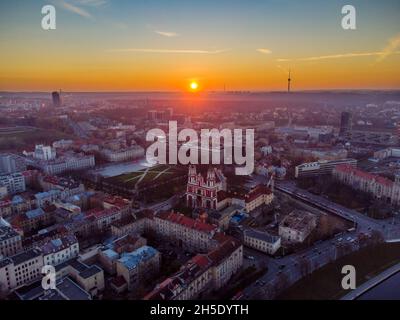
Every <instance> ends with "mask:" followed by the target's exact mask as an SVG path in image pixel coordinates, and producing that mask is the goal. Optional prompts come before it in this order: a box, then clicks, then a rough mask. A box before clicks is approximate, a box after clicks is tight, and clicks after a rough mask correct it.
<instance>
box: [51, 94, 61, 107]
mask: <svg viewBox="0 0 400 320" xmlns="http://www.w3.org/2000/svg"><path fill="white" fill-rule="evenodd" d="M51 98H52V101H53V107H54V108H59V107H61V96H60V93H59V92H57V91H54V92H52V93H51Z"/></svg>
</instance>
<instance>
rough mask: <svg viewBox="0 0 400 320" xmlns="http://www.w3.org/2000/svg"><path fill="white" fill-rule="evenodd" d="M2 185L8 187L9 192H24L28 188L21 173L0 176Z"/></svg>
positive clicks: (0, 184)
mask: <svg viewBox="0 0 400 320" xmlns="http://www.w3.org/2000/svg"><path fill="white" fill-rule="evenodd" d="M0 186H3V187H6V188H7V193H8V194H15V193H20V192H24V191H25V190H26V186H25V177H24V176H23V175H22V174H21V173H12V174H9V175H5V176H0Z"/></svg>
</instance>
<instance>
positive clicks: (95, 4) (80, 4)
mask: <svg viewBox="0 0 400 320" xmlns="http://www.w3.org/2000/svg"><path fill="white" fill-rule="evenodd" d="M53 3H54V4H56V5H58V6H60V7H61V8H63V9H65V10H67V11H70V12H72V13H75V14H77V15H80V16H81V17H84V18H88V19H93V16H92V14H91V13H89V11H88V10H87V9H85V8H84V7H92V8H99V7H102V6H105V5H106V4H107V3H108V1H107V0H54V1H53Z"/></svg>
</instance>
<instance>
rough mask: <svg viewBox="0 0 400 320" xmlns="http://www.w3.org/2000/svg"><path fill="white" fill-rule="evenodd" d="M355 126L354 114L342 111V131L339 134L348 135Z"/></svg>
mask: <svg viewBox="0 0 400 320" xmlns="http://www.w3.org/2000/svg"><path fill="white" fill-rule="evenodd" d="M352 126H353V115H352V114H351V113H350V112H347V111H345V112H342V115H341V118H340V132H339V136H341V137H346V136H348V135H349V134H350V133H351V130H352Z"/></svg>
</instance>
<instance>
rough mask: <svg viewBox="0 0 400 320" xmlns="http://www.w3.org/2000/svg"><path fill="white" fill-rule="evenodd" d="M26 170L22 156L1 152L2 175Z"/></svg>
mask: <svg viewBox="0 0 400 320" xmlns="http://www.w3.org/2000/svg"><path fill="white" fill-rule="evenodd" d="M25 170H26V165H25V161H24V159H23V158H22V157H20V156H17V155H15V154H11V153H2V154H0V175H6V174H11V173H17V172H22V171H25Z"/></svg>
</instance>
